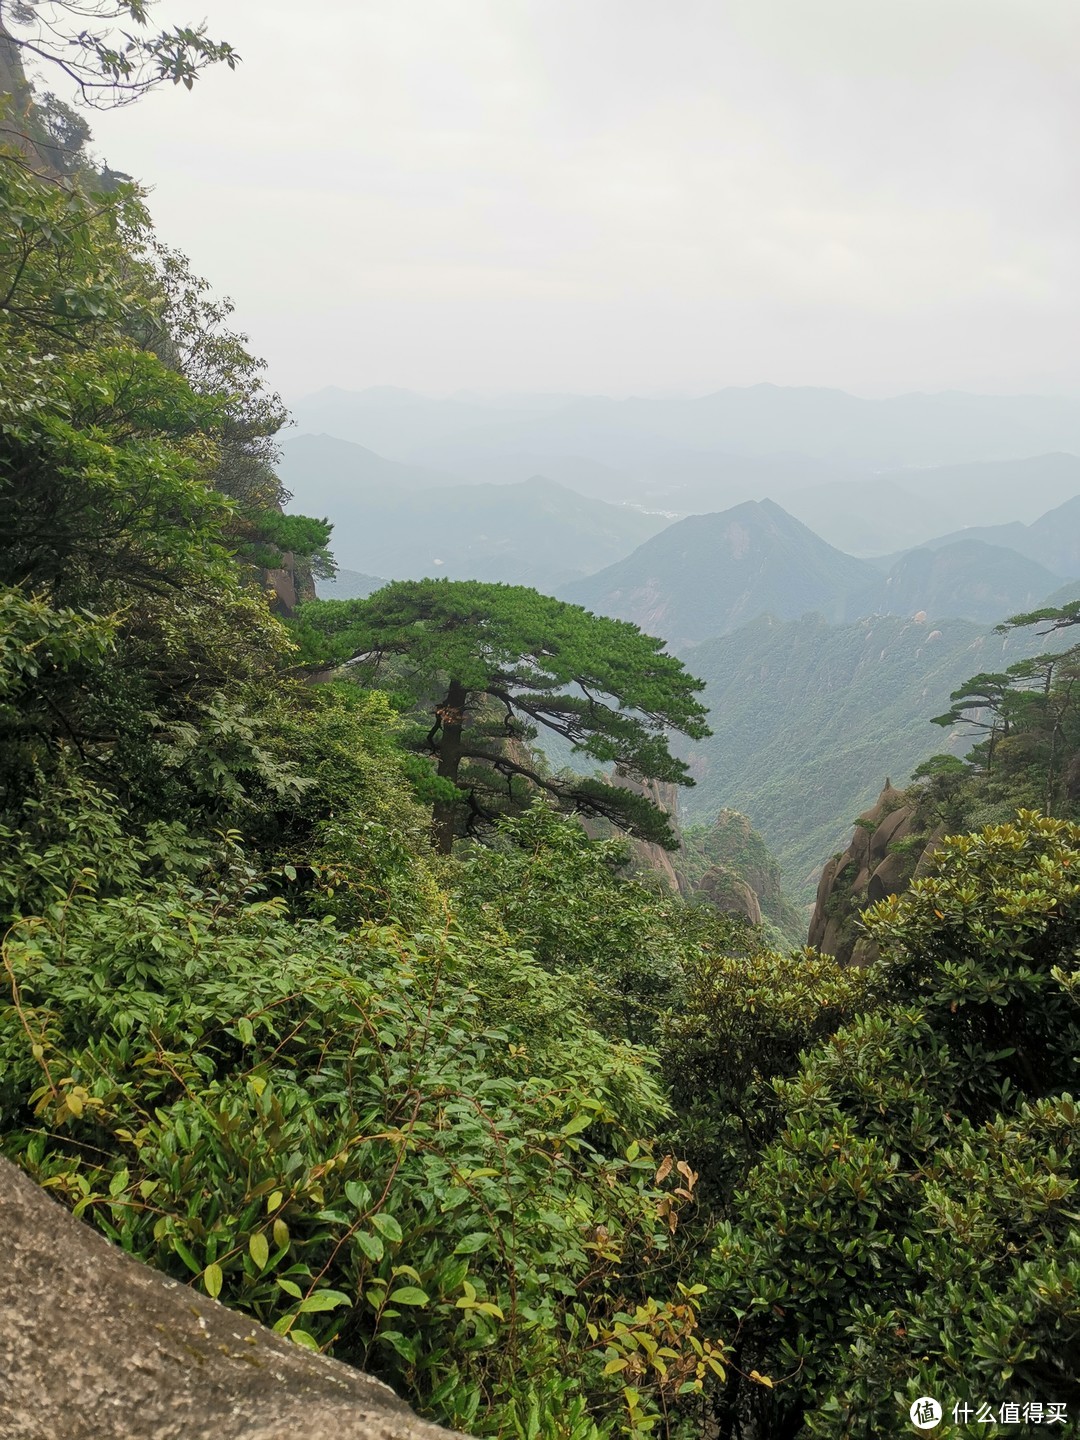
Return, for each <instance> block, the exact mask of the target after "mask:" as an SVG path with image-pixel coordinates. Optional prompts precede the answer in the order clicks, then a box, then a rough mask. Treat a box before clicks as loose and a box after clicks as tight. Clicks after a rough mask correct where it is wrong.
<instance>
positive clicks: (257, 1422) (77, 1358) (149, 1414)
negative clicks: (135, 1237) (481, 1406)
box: [0, 1159, 451, 1440]
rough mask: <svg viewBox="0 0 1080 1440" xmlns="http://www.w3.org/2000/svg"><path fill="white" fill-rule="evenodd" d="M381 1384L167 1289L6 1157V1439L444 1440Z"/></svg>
mask: <svg viewBox="0 0 1080 1440" xmlns="http://www.w3.org/2000/svg"><path fill="white" fill-rule="evenodd" d="M450 1434H451V1432H450V1431H448V1430H443V1429H440V1428H439V1427H438V1426H436V1425H430V1424H428V1423H426V1422H425V1421H422V1420H418V1419H417V1418H416V1416H415V1415H414V1414H413V1413H412V1411H411V1410H409V1408H408V1407H407V1406H406V1405H405V1404H403V1403H402V1401H400V1400H399V1399H398V1398H397V1396H396V1395H394V1393H393V1391H391V1390H390V1389H389V1388H388V1387H387V1386H386V1385H383V1384H382V1383H381V1382H380V1381H378V1380H373V1379H372V1378H371V1377H370V1376H368V1375H365V1374H363V1373H362V1372H361V1371H359V1370H354V1369H352V1368H351V1367H349V1366H347V1365H342V1364H339V1363H338V1362H337V1361H335V1360H328V1359H326V1358H325V1357H324V1356H320V1355H315V1354H312V1353H311V1352H309V1351H306V1350H301V1349H300V1348H299V1347H298V1346H296V1345H293V1344H292V1343H291V1342H289V1341H287V1340H282V1339H281V1338H279V1337H278V1336H277V1335H275V1334H273V1333H272V1332H271V1331H270V1330H267V1329H265V1328H264V1327H263V1326H261V1325H259V1324H257V1323H256V1322H255V1321H253V1320H251V1319H249V1318H248V1317H246V1316H243V1315H239V1314H236V1313H235V1312H233V1311H231V1310H227V1309H226V1308H225V1306H224V1305H219V1304H218V1303H217V1301H215V1300H211V1299H209V1298H208V1297H207V1296H205V1295H202V1294H199V1293H198V1292H196V1291H195V1290H192V1289H189V1288H188V1287H187V1286H185V1285H180V1284H178V1283H176V1282H175V1281H172V1280H168V1279H166V1277H165V1276H163V1275H159V1274H158V1273H157V1271H155V1270H151V1269H150V1268H149V1267H148V1266H145V1265H141V1264H139V1263H138V1262H137V1261H135V1260H133V1259H131V1258H130V1256H127V1255H125V1254H124V1253H123V1252H122V1251H121V1250H119V1249H118V1248H117V1247H116V1246H114V1245H111V1244H110V1243H109V1241H108V1240H106V1239H105V1238H104V1236H102V1235H99V1234H98V1233H97V1232H96V1231H94V1230H91V1229H90V1227H89V1226H88V1225H84V1224H83V1223H82V1222H81V1221H78V1220H75V1219H73V1218H72V1216H71V1215H70V1214H69V1213H68V1211H67V1210H65V1209H64V1208H63V1207H62V1206H60V1205H59V1204H57V1202H56V1201H54V1200H52V1199H50V1198H49V1196H48V1195H47V1194H46V1193H45V1192H44V1191H43V1190H41V1189H40V1188H39V1187H38V1186H37V1185H35V1184H34V1183H33V1181H31V1180H30V1179H28V1178H27V1177H26V1176H25V1175H23V1174H22V1172H21V1171H19V1170H18V1169H16V1167H15V1166H13V1165H11V1164H10V1163H9V1162H8V1161H6V1160H4V1159H0V1436H2V1437H3V1440H439V1437H444V1440H446V1437H449V1436H450Z"/></svg>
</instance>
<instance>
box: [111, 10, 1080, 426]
mask: <svg viewBox="0 0 1080 1440" xmlns="http://www.w3.org/2000/svg"><path fill="white" fill-rule="evenodd" d="M204 12H205V15H206V18H207V20H208V22H209V24H210V28H211V31H212V32H214V33H215V34H218V35H220V36H222V37H224V38H226V39H228V40H229V41H231V42H232V43H233V44H234V45H235V46H236V47H237V49H238V50H239V51H240V53H241V55H242V56H243V58H244V64H243V65H242V66H241V68H240V70H239V71H238V72H237V73H235V74H229V73H228V72H226V71H222V72H221V73H220V74H218V73H213V74H210V75H207V76H206V77H205V78H204V79H203V80H201V81H200V82H199V83H198V84H197V85H196V87H195V90H194V91H193V92H192V93H191V94H188V93H186V92H185V91H182V90H179V91H176V90H172V89H171V88H170V90H169V91H168V92H167V93H158V94H156V95H154V96H152V97H150V98H149V99H147V100H145V101H143V102H142V103H141V104H139V105H138V106H136V107H134V108H131V109H127V110H124V111H120V112H117V113H115V114H111V115H107V116H102V117H97V118H96V119H95V121H94V125H95V133H96V137H97V144H96V148H97V150H98V152H99V153H100V154H103V155H104V156H105V157H106V158H107V159H108V161H109V162H110V163H111V164H112V165H113V166H115V167H117V168H118V169H122V170H127V171H129V172H131V173H133V174H135V175H136V176H137V177H138V178H140V179H141V180H143V181H144V182H146V183H147V184H149V185H151V186H152V187H153V192H154V193H153V197H152V202H151V203H152V208H153V211H154V214H155V217H156V219H157V223H158V226H159V229H160V230H161V232H162V234H163V236H164V238H165V239H166V240H168V241H169V242H170V243H172V244H175V245H177V246H179V247H180V248H181V249H184V250H186V251H187V253H188V254H189V255H190V256H191V258H192V260H193V261H194V263H195V265H196V267H197V268H198V269H199V270H201V271H202V272H203V273H204V274H205V275H207V276H208V277H209V278H210V279H211V280H212V282H213V283H214V285H215V286H216V287H217V288H218V289H219V290H221V291H224V292H225V293H228V294H230V295H231V296H232V297H233V298H234V300H235V301H236V303H237V309H238V318H239V320H240V323H241V325H242V327H243V328H245V329H246V330H247V331H249V333H250V335H251V337H252V340H253V342H254V344H255V347H256V348H257V349H258V350H259V351H260V352H261V353H262V354H264V355H265V356H266V357H267V358H268V359H269V361H270V363H271V374H272V378H273V381H274V383H275V384H276V385H277V386H278V387H279V388H280V389H282V391H283V392H284V393H285V395H286V398H292V399H296V398H298V397H299V396H301V395H303V394H305V393H307V392H309V391H312V390H314V389H317V388H319V387H321V386H323V385H327V384H335V385H340V386H343V387H346V388H361V387H363V386H366V385H374V384H389V385H404V386H408V387H410V388H414V389H420V390H427V391H432V392H439V393H445V392H449V391H452V390H455V389H458V388H482V389H556V390H572V391H588V392H604V393H609V394H626V393H630V392H638V393H646V392H648V393H656V392H662V391H669V390H671V391H690V392H704V391H707V390H710V389H715V388H717V387H719V386H721V385H725V384H752V383H756V382H757V381H760V380H771V381H775V382H776V383H778V384H817V385H840V386H843V387H845V388H847V389H850V390H853V391H855V392H857V393H863V394H879V393H885V392H890V391H895V390H902V389H913V388H926V389H939V388H943V387H951V386H956V387H963V388H968V389H975V390H982V391H1003V390H1016V389H1025V390H1039V389H1042V390H1047V391H1055V392H1062V391H1068V392H1076V391H1080V348H1078V345H1077V335H1078V333H1080V264H1078V256H1080V243H1078V242H1080V233H1078V232H1080V189H1078V179H1077V176H1078V162H1077V154H1078V151H1080V126H1078V123H1077V121H1078V115H1080V8H1078V6H1077V3H1076V0H647V3H646V0H312V3H309V4H306V5H304V4H298V3H296V0H190V3H189V0H162V3H161V4H160V5H159V6H158V7H157V10H156V12H155V13H156V16H158V17H160V19H161V20H163V21H172V20H183V21H190V20H192V19H195V20H198V19H201V18H203V14H204Z"/></svg>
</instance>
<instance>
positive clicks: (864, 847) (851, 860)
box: [807, 778, 942, 965]
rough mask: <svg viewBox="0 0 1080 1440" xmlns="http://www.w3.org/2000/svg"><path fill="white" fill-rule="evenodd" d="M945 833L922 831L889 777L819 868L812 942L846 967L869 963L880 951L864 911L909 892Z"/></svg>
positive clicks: (901, 792)
mask: <svg viewBox="0 0 1080 1440" xmlns="http://www.w3.org/2000/svg"><path fill="white" fill-rule="evenodd" d="M941 834H942V832H940V831H936V830H935V831H934V832H932V833H931V834H929V835H927V834H925V833H923V831H922V829H921V825H920V819H919V815H918V811H917V808H916V806H915V805H913V804H912V803H911V802H910V800H909V799H908V798H907V797H906V796H905V794H904V792H903V791H902V790H897V789H896V788H895V787H894V786H893V784H892V781H891V780H889V779H888V778H886V780H885V785H884V788H883V789H882V791H881V794H880V795H879V796H878V798H877V800H876V801H875V802H874V804H873V805H872V806H871V807H870V809H869V810H865V811H864V812H863V813H862V814H861V815H860V816H859V818H858V819H857V820H856V821H855V830H854V834H853V835H852V838H851V844H850V845H849V846H848V847H847V849H846V850H844V851H843V852H842V853H841V854H839V855H834V856H833V857H832V859H831V860H830V861H829V862H828V863H827V864H826V866H825V868H824V869H823V870H822V872H821V879H820V881H819V882H818V889H817V899H816V901H815V904H814V912H813V915H812V917H811V920H810V933H809V936H808V937H807V941H808V944H809V945H810V946H811V947H812V948H813V949H815V950H820V951H821V953H822V954H823V955H835V956H836V958H837V960H839V961H840V962H841V963H842V964H845V965H848V964H853V965H865V964H869V963H870V962H871V961H872V960H873V959H874V958H875V957H876V954H877V950H876V947H875V946H874V945H873V944H872V943H871V942H870V941H869V940H868V939H867V938H866V937H865V936H864V935H862V934H861V933H860V931H859V928H858V923H857V922H858V918H859V915H860V913H861V912H862V911H863V910H864V909H865V908H866V906H867V905H873V904H874V903H875V902H876V901H878V900H883V899H884V898H885V897H886V896H887V895H899V894H900V893H901V892H902V891H904V890H906V889H907V887H908V885H910V884H911V881H912V879H913V878H914V876H915V875H916V874H917V873H918V869H919V865H920V862H921V860H922V857H923V856H924V855H926V854H928V853H929V852H930V851H931V850H933V848H934V846H935V845H936V844H937V842H938V840H939V839H940V838H941Z"/></svg>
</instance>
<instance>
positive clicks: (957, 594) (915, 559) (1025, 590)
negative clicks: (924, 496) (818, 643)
mask: <svg viewBox="0 0 1080 1440" xmlns="http://www.w3.org/2000/svg"><path fill="white" fill-rule="evenodd" d="M1058 580H1059V577H1058V576H1057V575H1056V574H1055V573H1054V572H1053V571H1051V570H1048V569H1047V568H1046V566H1045V565H1040V564H1039V563H1038V562H1037V561H1036V560H1031V559H1028V558H1027V556H1025V555H1021V554H1019V553H1018V552H1017V551H1015V550H1010V549H1007V548H1005V547H1004V546H1002V545H989V544H987V543H986V542H985V541H983V540H969V539H963V540H954V541H952V542H951V543H949V544H947V545H940V546H937V547H933V548H932V547H929V546H926V547H923V548H921V549H918V550H909V551H907V553H906V554H904V555H901V556H900V557H899V559H897V560H896V561H894V562H893V564H892V565H891V566H890V568H889V570H888V572H887V573H886V574H885V575H884V576H883V577H882V578H881V579H880V580H878V581H877V582H876V583H874V584H871V585H869V586H867V587H866V589H865V590H860V591H858V592H857V593H856V594H854V595H853V596H852V597H851V598H850V600H849V601H848V606H847V615H848V618H849V619H851V620H855V619H858V618H860V617H861V616H864V615H915V614H917V613H918V612H920V611H922V612H923V613H924V614H927V615H953V616H959V617H960V618H961V619H964V620H975V621H979V622H981V623H983V624H994V623H996V622H997V621H999V620H1001V619H1002V617H1003V616H1006V615H1014V614H1016V613H1017V612H1018V611H1020V610H1030V609H1031V608H1032V607H1033V606H1035V605H1038V604H1040V603H1041V602H1042V601H1044V600H1045V599H1046V598H1047V596H1049V595H1050V594H1051V592H1052V591H1054V590H1055V589H1056V588H1057V586H1058Z"/></svg>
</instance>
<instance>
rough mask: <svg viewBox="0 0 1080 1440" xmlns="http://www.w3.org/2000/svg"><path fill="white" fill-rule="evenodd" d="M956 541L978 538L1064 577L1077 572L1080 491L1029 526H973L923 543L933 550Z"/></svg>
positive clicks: (1079, 563)
mask: <svg viewBox="0 0 1080 1440" xmlns="http://www.w3.org/2000/svg"><path fill="white" fill-rule="evenodd" d="M957 540H981V541H983V542H984V543H986V544H988V545H997V546H1003V547H1005V548H1007V549H1009V550H1013V551H1015V552H1016V554H1018V555H1024V556H1026V557H1027V558H1028V559H1030V560H1034V561H1036V562H1037V563H1038V564H1040V565H1043V566H1045V567H1046V568H1047V569H1049V570H1051V571H1053V573H1054V574H1056V575H1060V576H1062V577H1063V578H1066V577H1069V576H1073V575H1080V494H1077V495H1074V496H1073V497H1072V498H1071V499H1069V500H1066V501H1065V503H1064V504H1063V505H1058V506H1057V507H1056V508H1055V509H1053V510H1048V511H1047V513H1046V514H1045V515H1040V516H1039V518H1038V519H1037V520H1034V521H1033V522H1032V523H1031V524H1030V525H1023V524H1021V523H1020V522H1019V521H1013V522H1012V524H1009V525H972V526H969V527H968V528H967V529H964V530H960V531H955V532H953V533H952V534H950V535H940V536H938V537H937V538H936V539H934V540H929V541H927V542H926V544H927V545H928V546H930V547H931V548H933V549H940V548H941V547H943V546H946V545H951V544H953V543H954V542H955V541H957Z"/></svg>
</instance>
